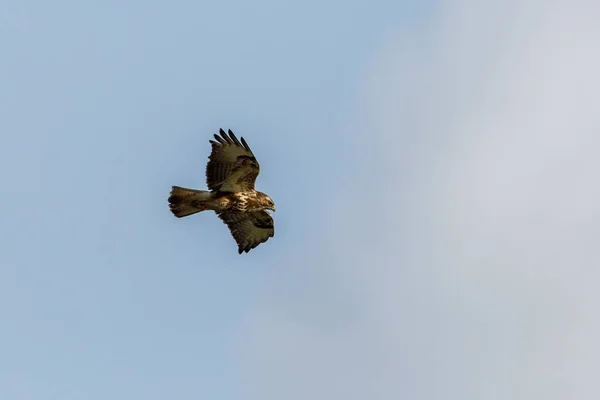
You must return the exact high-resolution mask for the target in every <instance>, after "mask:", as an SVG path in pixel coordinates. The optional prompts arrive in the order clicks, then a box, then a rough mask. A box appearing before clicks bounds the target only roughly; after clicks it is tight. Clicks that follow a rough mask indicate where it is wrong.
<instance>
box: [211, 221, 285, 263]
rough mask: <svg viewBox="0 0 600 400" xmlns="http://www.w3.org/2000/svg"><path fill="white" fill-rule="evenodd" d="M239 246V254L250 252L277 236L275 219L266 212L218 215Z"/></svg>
mask: <svg viewBox="0 0 600 400" xmlns="http://www.w3.org/2000/svg"><path fill="white" fill-rule="evenodd" d="M218 215H219V218H221V220H223V222H225V224H226V225H227V227H228V228H229V230H230V231H231V236H233V238H234V239H235V241H236V242H237V244H238V253H240V254H242V252H244V251H245V252H246V253H247V252H249V251H250V250H252V249H253V248H255V247H256V246H258V245H259V244H261V243H264V242H266V241H267V240H269V238H271V237H273V236H274V235H275V228H274V226H273V218H272V217H271V215H270V214H269V213H268V212H266V211H254V212H247V213H240V212H232V211H225V212H221V213H219V214H218Z"/></svg>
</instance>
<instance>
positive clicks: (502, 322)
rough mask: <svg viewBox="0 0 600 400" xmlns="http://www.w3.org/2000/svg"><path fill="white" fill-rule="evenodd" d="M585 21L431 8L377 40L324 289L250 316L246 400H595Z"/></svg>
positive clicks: (591, 139) (577, 9)
mask: <svg viewBox="0 0 600 400" xmlns="http://www.w3.org/2000/svg"><path fill="white" fill-rule="evenodd" d="M484 4H485V5H484ZM599 16H600V4H598V3H595V2H594V3H592V2H585V1H579V2H578V1H566V0H564V1H555V2H551V4H548V2H542V1H520V2H516V1H515V2H512V3H511V2H500V1H497V2H487V3H481V2H476V1H448V2H446V4H445V8H444V11H443V12H442V13H441V14H439V20H438V23H437V24H436V25H435V28H434V30H432V31H431V32H425V34H424V35H423V36H422V41H418V42H417V43H414V42H413V43H411V42H410V40H414V35H413V36H412V37H411V36H409V34H407V32H399V33H398V34H397V35H394V36H393V37H390V38H389V41H388V43H387V44H386V45H385V46H383V48H382V51H381V54H380V58H379V59H377V60H376V62H375V63H374V64H373V68H372V70H371V75H370V76H369V78H368V80H367V81H366V99H367V104H365V107H366V108H367V109H368V110H369V118H368V121H367V122H365V125H366V126H367V127H368V129H369V131H370V132H373V135H372V136H370V137H368V141H365V143H363V145H364V147H365V151H366V152H367V153H368V155H369V158H368V159H366V160H365V162H364V164H363V165H361V167H362V168H364V169H365V172H364V176H362V177H361V178H362V179H363V180H362V181H361V182H363V183H364V191H361V192H359V193H352V194H346V196H345V199H346V200H347V199H353V200H352V201H351V202H350V204H347V207H348V208H344V209H343V210H340V211H338V212H337V214H335V213H334V217H333V220H332V223H331V226H330V231H329V233H332V232H335V233H334V234H333V233H332V234H331V235H329V236H328V239H324V240H329V243H328V244H329V245H330V251H331V253H330V254H327V255H325V256H321V255H320V256H319V258H318V259H317V258H316V257H315V258H314V260H312V261H314V262H319V263H320V264H321V265H322V266H321V269H322V270H323V271H324V272H319V270H318V269H316V268H309V270H308V271H309V272H307V276H306V277H304V283H303V290H305V291H306V293H304V294H300V292H299V289H298V287H297V285H295V284H294V282H292V280H291V279H290V280H288V281H286V280H285V278H283V279H282V281H280V282H277V283H276V282H272V284H273V285H275V284H277V285H280V286H282V287H283V289H282V292H279V293H278V294H276V295H273V296H266V299H265V303H263V304H260V305H259V306H257V312H256V314H255V315H251V316H249V320H248V326H249V327H250V328H251V331H252V332H254V335H251V337H250V338H249V339H248V341H245V342H244V343H243V345H244V346H246V347H248V348H249V349H247V350H245V351H246V352H245V353H244V355H245V356H246V357H247V365H246V366H247V367H248V368H251V371H249V372H251V375H250V376H251V379H252V381H253V382H254V385H253V389H254V390H255V391H256V392H255V394H256V398H261V399H280V398H285V399H305V398H344V399H398V398H413V399H440V398H444V399H477V400H481V399H511V400H516V399H528V400H529V399H532V398H545V399H578V400H579V399H595V398H598V397H599V396H600V390H599V389H598V387H597V385H596V384H595V373H594V371H596V370H597V365H595V364H597V361H596V360H597V359H598V357H599V356H600V346H599V345H598V344H597V343H598V341H597V338H598V337H600V323H599V319H598V317H597V315H598V313H597V307H596V305H597V304H600V294H598V291H597V289H596V285H597V283H596V282H598V280H599V278H600V273H598V267H599V266H600V247H599V246H598V238H600V189H599V188H600V184H599V183H598V171H600V158H599V157H598V149H599V148H600V113H598V110H597V104H598V101H597V98H598V96H599V95H600V75H598V71H600V52H599V51H598V49H597V48H598V46H597V43H598V41H599V40H600V25H599V24H598V23H597V21H598V17H599ZM373 202H376V203H377V205H378V207H379V208H380V210H376V209H374V208H371V209H368V210H365V211H363V212H361V213H357V214H358V215H353V213H355V212H356V211H355V210H361V209H363V207H364V205H365V204H371V203H373ZM349 210H350V211H349ZM357 225H358V226H357ZM309 258H310V257H309ZM309 261H310V260H309ZM294 279H295V278H294ZM321 279H326V283H325V284H323V283H322V282H321V283H320V284H318V283H319V282H320V280H321ZM287 289H290V290H295V291H296V292H295V293H294V294H291V295H289V296H288V298H287V300H286V302H284V303H282V302H281V296H282V293H283V291H285V290H287Z"/></svg>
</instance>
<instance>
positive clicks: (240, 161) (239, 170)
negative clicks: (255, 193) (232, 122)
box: [206, 129, 260, 192]
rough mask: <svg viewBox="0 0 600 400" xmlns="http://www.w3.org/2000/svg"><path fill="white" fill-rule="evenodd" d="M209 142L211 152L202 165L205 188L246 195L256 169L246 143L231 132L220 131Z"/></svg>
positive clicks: (254, 160)
mask: <svg viewBox="0 0 600 400" xmlns="http://www.w3.org/2000/svg"><path fill="white" fill-rule="evenodd" d="M219 133H220V134H221V136H219V135H215V140H216V141H215V140H211V141H210V143H211V145H212V152H211V153H210V156H209V157H208V163H207V164H206V184H207V185H208V188H209V189H210V190H220V191H222V192H247V191H250V190H252V189H254V182H255V181H256V177H257V176H258V173H259V172H260V166H259V164H258V161H256V158H255V157H254V154H252V150H250V147H249V146H248V143H246V141H245V140H244V138H241V142H240V141H239V140H238V138H237V137H235V135H234V134H233V132H232V131H231V130H229V132H228V133H225V131H224V130H223V129H221V130H220V132H219Z"/></svg>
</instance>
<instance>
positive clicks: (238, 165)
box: [169, 129, 275, 254]
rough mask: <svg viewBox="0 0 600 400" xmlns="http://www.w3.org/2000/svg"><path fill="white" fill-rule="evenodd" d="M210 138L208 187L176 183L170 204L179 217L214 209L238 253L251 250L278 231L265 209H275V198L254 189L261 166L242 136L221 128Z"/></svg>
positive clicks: (207, 172) (207, 170)
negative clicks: (177, 184)
mask: <svg viewBox="0 0 600 400" xmlns="http://www.w3.org/2000/svg"><path fill="white" fill-rule="evenodd" d="M220 134H221V135H220V136H219V135H214V137H215V140H216V141H213V140H211V141H210V143H211V145H212V152H211V154H210V156H209V161H208V163H207V165H206V183H207V186H208V189H209V190H195V189H187V188H183V187H179V186H173V188H172V190H171V194H170V196H169V206H170V209H171V212H172V213H173V215H175V216H176V217H178V218H182V217H186V216H188V215H192V214H196V213H198V212H201V211H205V210H212V211H214V212H215V213H216V214H217V215H218V216H219V218H220V219H221V220H222V221H223V222H224V223H225V224H226V225H227V227H228V228H229V230H230V232H231V235H232V236H233V238H234V239H235V241H236V243H237V244H238V252H239V253H240V254H241V253H242V252H249V251H250V250H252V249H253V248H255V247H256V246H258V245H259V244H261V243H264V242H266V241H267V240H268V239H269V238H271V237H273V236H274V234H275V230H274V226H273V218H272V217H271V215H270V214H269V213H268V212H267V211H266V210H273V211H275V204H274V203H273V200H272V199H271V198H270V197H269V196H267V195H266V194H264V193H262V192H259V191H257V190H255V189H254V183H255V181H256V177H257V176H258V174H259V172H260V166H259V164H258V162H257V161H256V158H255V157H254V154H253V153H252V150H250V147H249V146H248V144H247V143H246V141H245V140H244V138H241V142H240V141H239V140H238V139H237V137H236V136H235V135H234V133H233V132H232V131H231V130H230V131H229V132H228V133H225V131H223V130H222V129H221V130H220Z"/></svg>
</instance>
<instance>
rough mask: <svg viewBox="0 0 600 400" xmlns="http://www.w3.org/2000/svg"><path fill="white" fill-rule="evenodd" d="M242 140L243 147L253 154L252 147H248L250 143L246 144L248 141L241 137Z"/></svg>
mask: <svg viewBox="0 0 600 400" xmlns="http://www.w3.org/2000/svg"><path fill="white" fill-rule="evenodd" d="M240 139H242V146H244V148H245V149H246V150H248V151H249V152H250V153H252V150H250V146H248V143H246V141H245V140H244V138H243V137H241V138H240Z"/></svg>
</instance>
